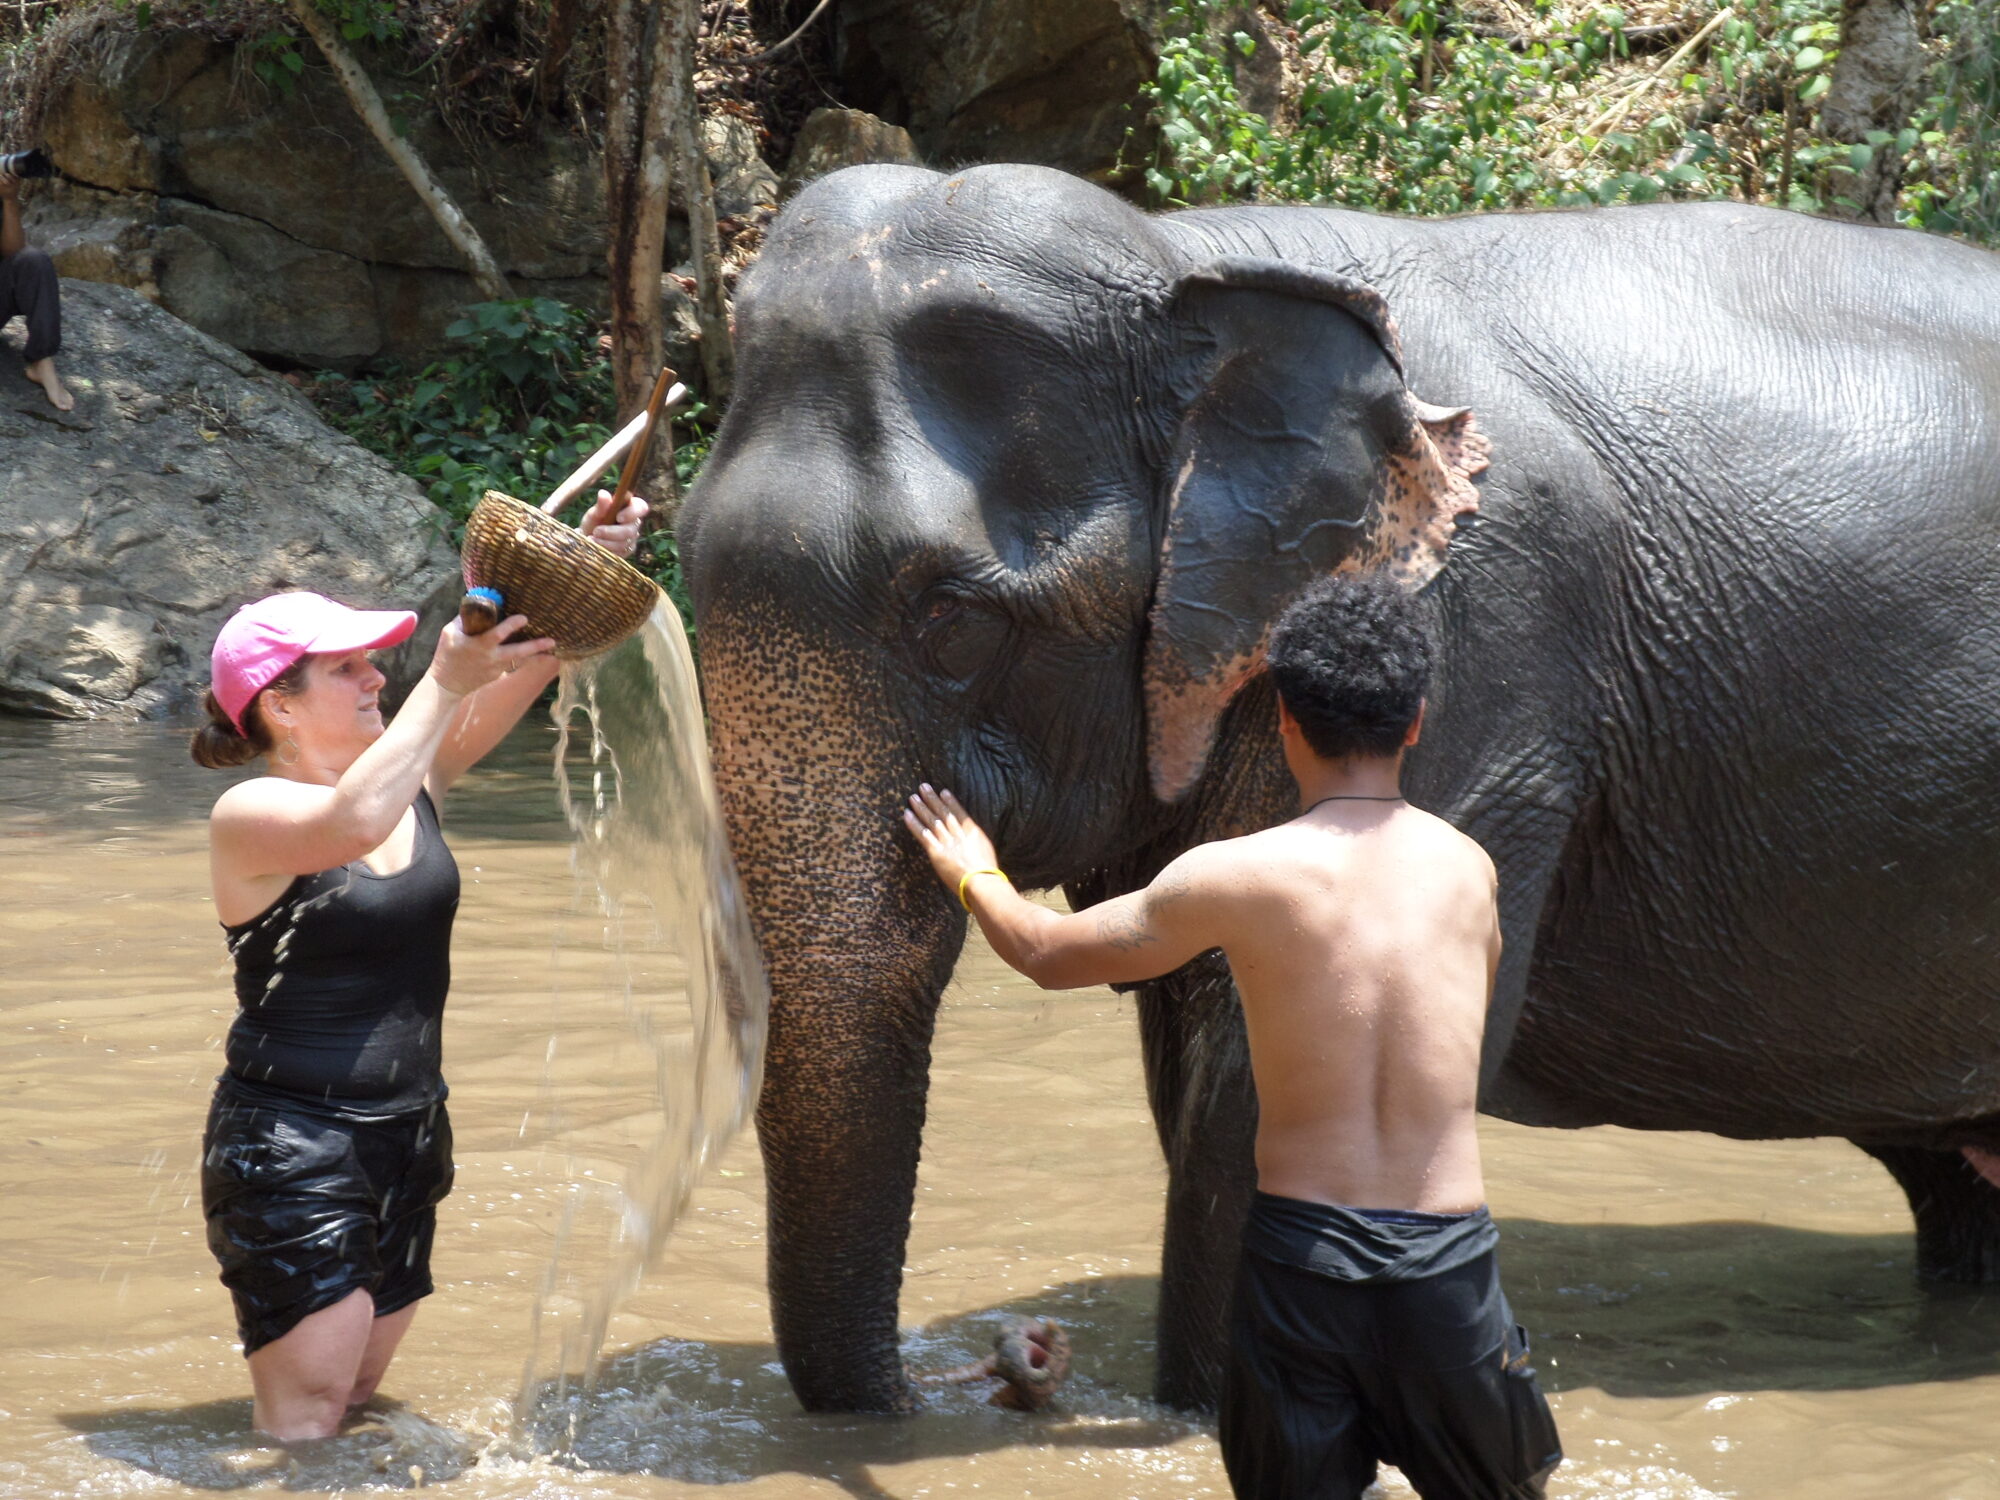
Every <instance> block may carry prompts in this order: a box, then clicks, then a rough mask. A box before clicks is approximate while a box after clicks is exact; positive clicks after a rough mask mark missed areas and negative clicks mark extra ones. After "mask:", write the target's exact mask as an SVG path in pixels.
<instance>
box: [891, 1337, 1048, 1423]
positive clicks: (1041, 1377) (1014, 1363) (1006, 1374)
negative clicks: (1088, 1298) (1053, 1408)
mask: <svg viewBox="0 0 2000 1500" xmlns="http://www.w3.org/2000/svg"><path fill="white" fill-rule="evenodd" d="M1068 1378H1069V1335H1068V1334H1067V1333H1065V1332H1064V1331H1063V1327H1062V1325H1061V1324H1060V1323H1058V1322H1056V1320H1055V1319H1054V1318H1016V1319H1015V1320H1014V1321H1013V1322H1012V1323H1009V1324H1008V1325H1007V1326H1006V1327H1005V1328H1003V1329H1001V1330H1000V1332H999V1334H998V1335H997V1336H996V1337H995V1338H994V1340H993V1352H992V1353H991V1354H989V1355H987V1356H986V1357H985V1358H984V1359H976V1360H974V1361H973V1362H972V1363H971V1364H969V1365H960V1366H959V1367H958V1368H957V1369H955V1370H941V1371H939V1372H938V1373H937V1374H935V1375H919V1376H917V1379H918V1380H920V1381H922V1382H923V1383H925V1384H926V1385H957V1384H962V1383H964V1382H966V1381H972V1380H1001V1381H1004V1382H1006V1383H1005V1384H1004V1385H1002V1386H1001V1387H1000V1389H999V1390H997V1391H995V1392H994V1393H993V1394H992V1396H991V1397H989V1398H988V1399H989V1400H990V1401H991V1402H992V1404H993V1405H995V1406H1004V1407H1007V1408H1009V1409H1010V1410H1013V1411H1040V1410H1041V1409H1042V1408H1043V1407H1045V1406H1047V1405H1048V1404H1049V1402H1050V1400H1052V1399H1053V1398H1054V1396H1055V1393H1056V1389H1057V1388H1058V1387H1059V1386H1060V1385H1061V1384H1062V1383H1063V1382H1064V1381H1065V1380H1067V1379H1068Z"/></svg>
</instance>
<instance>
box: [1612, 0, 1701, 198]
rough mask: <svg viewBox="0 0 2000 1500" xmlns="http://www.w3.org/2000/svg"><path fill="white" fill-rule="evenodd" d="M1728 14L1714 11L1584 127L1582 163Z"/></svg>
mask: <svg viewBox="0 0 2000 1500" xmlns="http://www.w3.org/2000/svg"><path fill="white" fill-rule="evenodd" d="M1731 10H1732V8H1731V7H1730V6H1727V5H1725V6H1723V7H1722V9H1721V10H1719V11H1717V12H1716V13H1715V14H1714V15H1712V16H1710V17H1709V18H1708V24H1707V25H1705V26H1703V27H1702V28H1701V30H1699V31H1697V32H1696V33H1695V34H1694V35H1693V36H1691V37H1689V38H1688V39H1687V40H1686V41H1685V42H1683V43H1681V45H1680V46H1679V47H1677V48H1676V49H1675V50H1674V52H1673V54H1672V55H1671V56H1670V57H1668V58H1667V60H1666V61H1665V62H1663V63H1661V64H1660V65H1659V66H1658V67H1657V68H1655V69H1653V71H1652V72H1650V73H1648V74H1647V75H1646V76H1645V77H1644V78H1643V79H1641V80H1640V81H1639V83H1638V84H1637V86H1635V87H1634V88H1633V89H1632V91H1631V92H1630V93H1629V94H1627V95H1626V96H1625V97H1624V98H1623V99H1620V100H1619V101H1618V102H1617V103H1616V104H1614V105H1612V106H1611V108H1609V109H1607V110H1606V111H1605V112H1604V113H1603V114H1601V115H1599V116H1598V117H1597V118H1596V119H1595V120H1592V121H1591V122H1590V123H1589V124H1588V125H1586V126H1584V127H1583V134H1585V135H1587V136H1589V137H1590V138H1591V141H1590V149H1589V150H1587V151H1585V152H1584V153H1583V159H1584V160H1585V161H1589V160H1590V158H1591V157H1592V156H1594V155H1596V154H1597V148H1598V147H1599V146H1600V145H1602V144H1603V137H1604V133H1605V131H1606V130H1608V129H1609V128H1610V127H1611V126H1613V125H1615V124H1617V123H1618V122H1619V121H1620V120H1622V119H1624V118H1625V112H1626V111H1627V110H1629V109H1630V108H1631V107H1632V106H1633V105H1634V104H1637V103H1638V102H1639V99H1640V97H1641V96H1642V95H1644V94H1645V93H1646V91H1647V90H1648V89H1650V88H1652V87H1653V85H1654V84H1656V83H1658V82H1659V81H1660V80H1661V79H1662V78H1665V77H1667V76H1668V75H1669V74H1671V73H1672V72H1673V71H1674V69H1675V68H1677V67H1679V66H1680V64H1681V62H1682V61H1683V60H1684V59H1685V58H1686V57H1687V56H1688V54H1689V53H1691V52H1693V51H1694V49H1695V48H1697V47H1699V46H1700V45H1701V44H1702V43H1703V42H1705V41H1707V40H1708V39H1709V37H1710V36H1712V35H1714V33H1715V29H1716V27H1718V26H1720V25H1721V24H1722V23H1723V22H1724V21H1726V20H1728V19H1729V17H1730V14H1731Z"/></svg>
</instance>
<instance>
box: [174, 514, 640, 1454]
mask: <svg viewBox="0 0 2000 1500" xmlns="http://www.w3.org/2000/svg"><path fill="white" fill-rule="evenodd" d="M610 500H611V497H610V496H609V495H607V494H605V493H603V492H602V491H600V492H599V495H598V503H597V504H596V505H594V506H593V507H592V508H591V510H590V513H589V514H588V515H587V516H585V517H584V520H583V524H582V528H581V529H582V530H583V532H584V534H585V535H586V536H590V535H593V534H594V535H595V537H596V539H597V540H598V541H599V542H601V543H603V544H604V545H605V546H607V547H609V548H610V549H611V550H612V551H614V552H616V553H618V554H620V555H621V556H630V555H631V552H632V549H633V545H634V543H635V542H636V541H637V539H638V534H639V521H640V519H641V518H642V517H643V516H644V515H645V513H646V502H645V501H643V500H640V499H638V498H636V497H634V498H633V499H632V501H631V502H630V504H629V505H628V506H627V507H626V509H625V510H624V511H623V512H622V513H621V514H620V515H619V516H618V517H617V520H616V523H615V524H613V523H612V522H611V521H610V518H609V516H608V514H607V512H608V511H609V508H610ZM416 623H417V620H416V616H415V615H413V614H409V613H407V612H392V611H371V610H354V609H349V608H348V607H347V606H345V605H342V604H336V603H335V602H334V601H333V600H331V599H326V598H322V597H321V596H320V595H318V594H311V593H303V592H300V593H286V594H273V595H271V596H270V597H269V598H266V599H260V600H258V601H257V602H256V603H255V604H249V605H245V606H244V607H243V608H242V609H240V610H238V611H237V612H236V614H235V615H234V616H232V617H231V619H230V620H229V622H228V623H227V624H226V625H224V626H223V628H222V634H221V635H220V636H219V637H218V638H217V639H216V642H215V651H214V655H213V658H212V665H213V672H212V676H211V686H210V691H209V694H208V700H207V706H208V713H209V721H210V722H209V723H208V724H207V725H205V726H203V728H202V729H201V730H199V731H198V732H197V733H196V735H195V740H194V746H193V751H194V758H195V759H196V760H197V761H199V762H200V763H201V764H202V765H205V766H212V767H218V768H220V767H227V766H240V765H246V764H248V763H249V762H250V761H252V760H254V759H256V758H257V757H258V756H263V757H264V758H265V761H266V767H265V772H266V774H264V775H262V776H258V777H253V778H252V779H250V780H248V781H243V782H239V783H238V784H237V785H235V786H232V787H231V788H230V789H229V790H228V791H226V792H224V793H223V794H222V796H221V797H220V798H219V799H218V800H217V802H216V804H215V810H214V812H213V813H211V814H210V817H209V849H210V865H211V873H212V875H213V879H214V886H215V906H216V914H217V915H218V916H219V917H220V918H221V919H222V924H223V929H224V931H225V933H226V934H227V935H228V942H229V951H230V954H231V957H232V958H233V959H234V961H235V966H236V996H237V1001H238V1005H239V1008H238V1011H237V1015H236V1020H235V1022H234V1024H233V1025H232V1026H231V1027H230V1031H229V1041H228V1048H227V1058H228V1066H227V1068H226V1070H225V1071H224V1073H223V1075H222V1076H221V1078H220V1079H218V1080H217V1084H216V1092H215V1099H214V1102H213V1104H212V1105H211V1106H210V1110H209V1117H208V1128H207V1132H206V1134H205V1136H204V1142H203V1155H202V1207H203V1212H204V1214H205V1216H206V1218H207V1221H208V1243H209V1248H210V1249H211V1250H212V1251H213V1252H214V1254H215V1256H216V1259H217V1260H219V1261H220V1262H221V1264H222V1280H223V1284H224V1285H226V1286H227V1287H228V1288H229V1291H230V1295H231V1297H232V1299H233V1300H234V1302H235V1306H236V1321H237V1327H238V1330H239V1331H240V1333H241V1334H242V1338H243V1350H244V1353H245V1354H246V1355H247V1356H248V1357H249V1363H250V1380H251V1384H252V1386H253V1388H254V1390H255V1392H256V1404H255V1413H254V1415H255V1421H256V1425H257V1427H258V1429H259V1430H260V1431H262V1432H265V1433H268V1434H270V1435H271V1436H272V1437H276V1438H280V1439H296V1438H313V1437H326V1436H330V1435H331V1434H332V1433H333V1432H335V1431H336V1430H337V1429H338V1427H339V1426H340V1423H341V1420H342V1418H343V1417H344V1416H345V1415H346V1413H347V1412H348V1410H349V1409H350V1408H352V1407H354V1406H358V1405H359V1404H360V1403H362V1402H364V1401H366V1400H367V1399H368V1398H369V1397H370V1396H371V1395H372V1394H374V1391H375V1387H376V1385H377V1383H378V1382H379V1381H380V1380H381V1378H382V1373H383V1371H384V1370H385V1369H387V1367H388V1364H389V1360H390V1357H391V1356H392V1355H393V1354H394V1353H395V1350H396V1344H397V1342H398V1341H399V1340H400V1339H401V1338H402V1336H403V1334H404V1332H405V1331H406V1330H407V1329H408V1328H409V1326H410V1321H411V1319H412V1318H413V1317H414V1316H415V1315H416V1304H417V1301H418V1299H419V1298H422V1297H424V1296H426V1295H428V1294H429V1293H430V1291H431V1278H430V1249H431V1237H432V1233H433V1231H434V1229H435V1226H436V1205H437V1203H438V1201H439V1200H440V1199H442V1198H443V1197H444V1195H445V1194H446V1193H447V1192H449V1191H450V1189H451V1178H452V1165H451V1125H450V1121H449V1120H448V1118H447V1117H446V1114H445V1108H444V1099H445V1085H444V1078H443V1076H442V1074H441V1073H440V1071H439V1063H440V1057H441V1054H440V1049H439V1030H440V1024H441V1022H442V1019H443V1013H444V1002H445V993H446V990H447V988H448V987H449V984H450V978H451V956H450V944H451V923H452V916H453V914H454V912H455V911H456V910H457V908H458V866H457V865H456V864H455V863H454V862H453V861H452V857H451V853H450V851H449V850H448V849H446V847H445V844H444V839H443V838H442V836H441V835H440V833H439V829H438V816H437V804H438V802H439V801H441V800H442V799H443V797H444V794H445V792H446V791H447V790H448V789H449V788H450V786H451V784H452V783H453V782H454V781H456V780H457V779H458V778H459V776H460V775H462V774H463V773H464V772H465V771H466V770H467V769H468V768H469V767H471V766H472V765H473V764H474V763H475V762H477V761H478V760H479V758H480V757H481V756H483V755H485V754H486V752H487V751H489V750H491V749H492V748H493V747H494V746H495V745H496V744H498V743H499V742H500V740H501V738H502V737H503V736H504V735H505V734H506V733H507V731H508V730H509V729H511V728H513V727H514V724H515V723H516V722H517V721H518V720H519V719H520V717H521V715H522V714H523V713H524V712H525V711H526V710H527V708H528V706H529V705H530V704H531V703H533V702H534V701H535V699H536V698H537V697H538V696H539V695H540V693H541V691H542V689H543V688H545V687H547V686H548V684H549V682H550V681H551V680H552V679H553V678H554V677H555V675H556V662H555V658H554V657H552V656H550V655H549V654H548V653H549V650H550V648H551V647H552V646H553V644H554V643H553V642H552V641H547V640H517V639H515V638H514V637H515V635H516V633H517V632H518V631H519V630H520V628H521V627H522V625H524V624H525V623H526V620H525V617H523V616H520V615H515V616H513V617H512V618H510V619H508V620H505V621H503V622H502V623H501V624H500V625H499V626H497V627H495V628H494V629H493V630H490V631H488V632H486V633H485V634H483V635H475V636H468V635H466V634H465V632H464V631H463V630H462V629H461V628H460V627H459V624H458V622H457V621H456V620H454V621H452V622H451V623H450V624H449V625H447V626H446V627H445V628H444V630H443V631H442V632H441V633H440V635H439V636H438V643H437V651H436V654H435V655H434V656H433V657H432V659H431V664H430V669H429V670H428V671H427V672H426V673H425V674H424V676H423V679H422V681H420V682H419V683H418V684H417V685H416V687H415V688H413V689H412V690H411V692H410V695H409V697H408V698H407V699H406V700H405V701H404V703H403V706H402V708H401V709H400V710H399V711H398V712H397V714H396V717H395V721H394V722H393V723H389V724H386V725H385V724H384V722H383V719H382V712H381V707H380V703H379V698H378V695H379V694H380V692H381V690H382V686H383V682H384V678H383V676H382V674H381V673H380V672H379V671H377V670H376V669H375V666H374V664H373V663H372V662H371V661H370V660H369V657H368V653H369V652H370V651H371V650H374V649H376V648H378V647H382V646H393V645H395V644H396V643H397V642H399V641H402V640H405V639H407V638H408V637H409V635H410V633H411V632H412V631H413V630H414V629H415V628H416Z"/></svg>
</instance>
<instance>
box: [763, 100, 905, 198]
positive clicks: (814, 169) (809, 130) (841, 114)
mask: <svg viewBox="0 0 2000 1500" xmlns="http://www.w3.org/2000/svg"><path fill="white" fill-rule="evenodd" d="M871 162H889V163H891V164H894V165H897V166H907V167H920V166H922V165H923V158H922V157H920V156H919V155H918V154H917V145H916V142H915V141H913V140H911V139H910V133H909V131H907V130H905V129H903V127H902V126H900V125H891V124H889V123H888V122H887V121H886V120H878V119H877V118H876V117H875V116H874V115H871V114H869V113H868V112H867V111H866V110H860V109H816V110H814V111H813V112H812V113H811V114H809V115H807V116H806V121H805V124H803V125H801V126H800V127H799V133H798V136H797V137H796V138H795V139H794V140H793V142H792V157H791V160H790V161H789V162H788V163H787V164H786V166H785V178H784V182H783V183H782V184H781V188H782V192H783V196H785V197H787V198H789V197H790V196H791V195H792V194H793V193H796V192H797V191H798V190H799V189H800V188H802V187H804V186H805V185H806V184H807V183H808V182H811V181H812V180H813V179H814V178H815V177H824V176H826V174H827V173H829V172H837V171H839V170H840V169H841V168H842V167H859V166H865V165H868V164H869V163H871Z"/></svg>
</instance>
